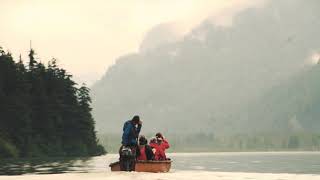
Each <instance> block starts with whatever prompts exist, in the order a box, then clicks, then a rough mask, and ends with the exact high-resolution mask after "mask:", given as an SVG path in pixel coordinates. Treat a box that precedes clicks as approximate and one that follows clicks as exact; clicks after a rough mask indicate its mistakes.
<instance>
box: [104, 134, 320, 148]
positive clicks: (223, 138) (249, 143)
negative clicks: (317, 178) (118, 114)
mask: <svg viewBox="0 0 320 180" xmlns="http://www.w3.org/2000/svg"><path fill="white" fill-rule="evenodd" d="M145 135H146V137H148V138H149V139H150V137H152V136H154V134H145ZM165 135H166V138H167V139H168V140H169V143H170V149H169V150H168V152H246V151H320V134H319V133H308V132H290V133H270V132H269V133H256V134H233V135H215V134H214V133H210V132H209V133H190V134H176V133H168V134H165ZM119 137H120V134H111V133H108V134H100V137H99V139H100V140H101V143H102V144H103V145H104V147H107V149H108V151H110V152H114V153H116V152H117V151H118V150H119V148H118V149H117V147H119V146H120V141H119Z"/></svg>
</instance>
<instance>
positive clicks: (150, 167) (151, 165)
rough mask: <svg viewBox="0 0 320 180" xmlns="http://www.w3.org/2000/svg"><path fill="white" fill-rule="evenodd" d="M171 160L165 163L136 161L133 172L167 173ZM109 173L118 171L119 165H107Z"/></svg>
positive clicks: (115, 163) (117, 163) (116, 163)
mask: <svg viewBox="0 0 320 180" xmlns="http://www.w3.org/2000/svg"><path fill="white" fill-rule="evenodd" d="M171 162H172V161H171V160H166V161H137V162H136V167H135V171H137V172H153V173H159V172H169V171H170V168H171ZM109 166H110V167H111V171H120V163H119V161H118V162H114V163H111V164H110V165H109Z"/></svg>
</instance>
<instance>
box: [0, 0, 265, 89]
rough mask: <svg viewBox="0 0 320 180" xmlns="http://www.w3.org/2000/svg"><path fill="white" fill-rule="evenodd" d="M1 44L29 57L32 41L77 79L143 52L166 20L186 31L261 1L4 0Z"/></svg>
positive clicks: (43, 55)
mask: <svg viewBox="0 0 320 180" xmlns="http://www.w3.org/2000/svg"><path fill="white" fill-rule="evenodd" d="M0 4H1V5H0V16H1V17H3V18H2V20H1V21H2V23H1V24H0V30H1V31H0V32H1V33H0V43H1V46H2V47H4V49H5V50H7V49H8V50H10V52H11V53H13V55H14V56H15V57H19V54H22V57H23V59H24V60H26V59H27V54H28V52H27V49H29V41H30V40H31V41H32V47H33V48H34V49H35V50H36V52H38V53H37V57H38V58H39V59H41V61H42V62H47V61H48V60H50V59H51V58H52V57H55V58H57V59H58V60H59V62H60V64H62V65H63V66H64V67H65V68H67V70H68V71H70V72H72V74H74V75H75V78H76V80H77V81H78V82H80V83H82V82H85V83H87V84H89V85H91V84H93V83H94V82H95V81H96V80H98V79H100V78H101V76H102V75H103V74H104V72H105V71H106V69H107V68H108V67H109V66H110V65H112V64H113V63H114V62H115V60H116V58H117V57H119V56H122V55H124V54H127V53H131V52H137V51H139V47H140V43H141V41H142V40H143V39H144V36H145V34H146V33H147V32H148V31H149V30H150V29H151V28H153V27H154V26H156V25H157V24H161V23H168V22H170V23H174V24H176V28H175V31H176V33H177V35H179V36H182V35H184V34H185V33H187V32H189V31H190V30H191V29H192V28H193V27H195V26H196V25H198V24H199V23H201V21H203V19H205V18H207V17H208V16H215V18H216V19H217V22H218V21H219V23H222V24H225V23H224V21H225V20H224V19H228V21H229V19H230V17H231V16H233V14H234V12H236V11H239V9H243V8H245V7H250V6H256V5H258V4H260V0H259V1H255V3H252V1H248V0H240V1H239V0H237V1H236V0H230V1H223V0H197V1H196V0H186V1H180V0H170V1H169V0H162V1H158V0H156V1H149V0H138V1H127V0H109V1H102V0H94V1H85V0H84V1H76V0H71V1H63V0H58V1H56V0H46V1H41V0H28V1H27V0H1V2H0Z"/></svg>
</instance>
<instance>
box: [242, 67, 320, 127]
mask: <svg viewBox="0 0 320 180" xmlns="http://www.w3.org/2000/svg"><path fill="white" fill-rule="evenodd" d="M319 80H320V66H319V64H318V65H316V66H314V67H312V68H310V69H304V70H303V71H302V72H301V73H299V74H297V75H295V76H293V77H291V78H290V79H289V80H288V81H286V82H284V83H283V84H281V85H278V86H275V87H273V88H271V89H270V91H269V92H268V93H266V94H265V95H264V96H263V97H261V98H259V99H258V100H257V101H256V103H252V105H251V107H250V108H249V109H251V111H250V113H249V116H248V117H249V118H248V119H249V120H250V121H252V122H248V123H250V124H256V123H257V122H254V121H253V120H254V119H259V120H260V121H259V122H258V123H260V127H264V129H261V128H260V129H259V131H262V130H266V129H269V130H270V129H273V130H274V131H284V132H290V133H292V132H293V133H297V132H300V133H301V132H314V133H315V132H317V131H319V128H320V121H319V117H320V111H319V109H320V93H319V92H320V84H319ZM256 126H257V125H256Z"/></svg>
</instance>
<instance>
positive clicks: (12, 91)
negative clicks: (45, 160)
mask: <svg viewBox="0 0 320 180" xmlns="http://www.w3.org/2000/svg"><path fill="white" fill-rule="evenodd" d="M90 103H91V99H90V96H89V89H88V88H87V87H85V86H82V87H80V88H78V87H77V84H76V83H75V82H74V81H73V80H72V75H70V74H68V73H67V72H66V70H64V69H62V68H59V67H58V65H57V62H56V59H52V60H51V61H50V62H49V64H48V66H47V67H46V66H45V65H44V64H43V63H41V62H37V61H36V58H35V51H34V50H33V49H31V50H30V53H29V63H28V66H27V67H26V66H25V65H24V63H23V61H22V58H21V56H20V58H19V61H18V62H17V63H16V62H15V61H14V60H13V58H12V56H11V54H10V53H8V52H5V51H3V49H2V48H0V158H7V157H43V156H92V155H100V154H103V153H105V150H104V148H103V147H102V146H101V145H98V140H97V137H96V132H95V128H94V125H95V124H94V120H93V118H92V116H91V107H90Z"/></svg>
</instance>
